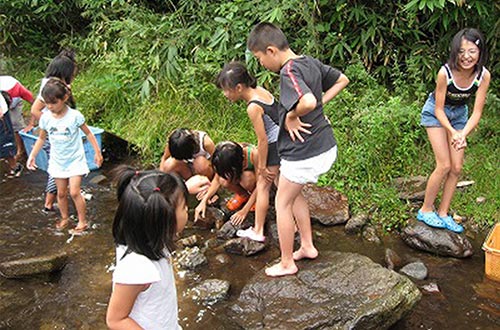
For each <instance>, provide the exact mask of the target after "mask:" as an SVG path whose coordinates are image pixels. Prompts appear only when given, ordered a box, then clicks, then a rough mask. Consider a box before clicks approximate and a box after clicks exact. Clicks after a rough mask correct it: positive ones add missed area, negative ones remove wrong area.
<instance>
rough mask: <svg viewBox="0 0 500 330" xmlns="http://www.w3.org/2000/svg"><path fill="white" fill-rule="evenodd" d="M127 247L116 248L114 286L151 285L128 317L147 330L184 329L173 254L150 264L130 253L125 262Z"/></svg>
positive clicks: (140, 295)
mask: <svg viewBox="0 0 500 330" xmlns="http://www.w3.org/2000/svg"><path fill="white" fill-rule="evenodd" d="M126 250H127V247H126V246H124V245H118V246H117V248H116V268H115V270H114V272H113V283H120V284H151V285H150V286H149V288H148V289H147V290H145V291H142V292H141V293H139V295H138V296H137V299H136V300H135V303H134V306H133V307H132V311H131V312H130V314H129V316H130V318H132V319H133V320H134V321H135V322H137V323H138V324H139V325H140V326H141V327H142V328H144V329H147V330H149V329H158V330H160V329H161V330H165V329H168V330H171V329H172V330H176V329H182V328H181V327H180V326H179V323H178V321H177V291H176V289H175V282H174V271H173V268H172V263H171V260H170V254H168V252H167V251H165V252H166V253H165V254H166V255H167V256H168V259H167V258H162V259H160V260H157V261H156V260H150V259H148V258H147V257H146V256H144V255H141V254H138V253H134V252H130V253H129V254H127V255H126V256H125V257H124V258H123V259H121V258H122V256H123V255H124V254H125V251H126Z"/></svg>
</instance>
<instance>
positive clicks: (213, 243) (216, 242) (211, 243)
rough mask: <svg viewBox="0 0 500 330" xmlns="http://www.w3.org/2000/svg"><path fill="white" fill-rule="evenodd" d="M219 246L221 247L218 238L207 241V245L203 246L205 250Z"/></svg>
mask: <svg viewBox="0 0 500 330" xmlns="http://www.w3.org/2000/svg"><path fill="white" fill-rule="evenodd" d="M219 245H221V242H220V241H219V240H218V239H217V238H216V237H212V238H209V239H207V240H206V241H205V243H204V244H203V247H204V248H205V249H214V248H216V247H218V246H219Z"/></svg>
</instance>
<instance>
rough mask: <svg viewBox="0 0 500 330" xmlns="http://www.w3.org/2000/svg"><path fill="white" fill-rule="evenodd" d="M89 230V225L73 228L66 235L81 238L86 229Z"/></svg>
mask: <svg viewBox="0 0 500 330" xmlns="http://www.w3.org/2000/svg"><path fill="white" fill-rule="evenodd" d="M88 228H89V225H85V226H83V227H80V228H78V227H75V228H73V229H70V230H68V233H69V234H71V235H75V236H81V235H83V233H85V232H86V231H87V229H88Z"/></svg>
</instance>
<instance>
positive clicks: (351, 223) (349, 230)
mask: <svg viewBox="0 0 500 330" xmlns="http://www.w3.org/2000/svg"><path fill="white" fill-rule="evenodd" d="M367 221H368V216H367V215H366V214H364V213H361V214H357V215H355V216H353V217H351V218H350V219H349V220H348V221H347V223H346V224H345V227H344V230H345V232H346V234H349V235H355V234H359V233H360V232H361V230H362V229H363V227H364V226H365V224H366V222H367Z"/></svg>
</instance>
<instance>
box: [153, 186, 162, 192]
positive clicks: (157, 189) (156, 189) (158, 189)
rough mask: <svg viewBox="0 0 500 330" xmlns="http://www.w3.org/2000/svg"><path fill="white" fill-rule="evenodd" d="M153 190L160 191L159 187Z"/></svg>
mask: <svg viewBox="0 0 500 330" xmlns="http://www.w3.org/2000/svg"><path fill="white" fill-rule="evenodd" d="M153 191H161V190H160V188H159V187H156V188H154V189H153Z"/></svg>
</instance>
